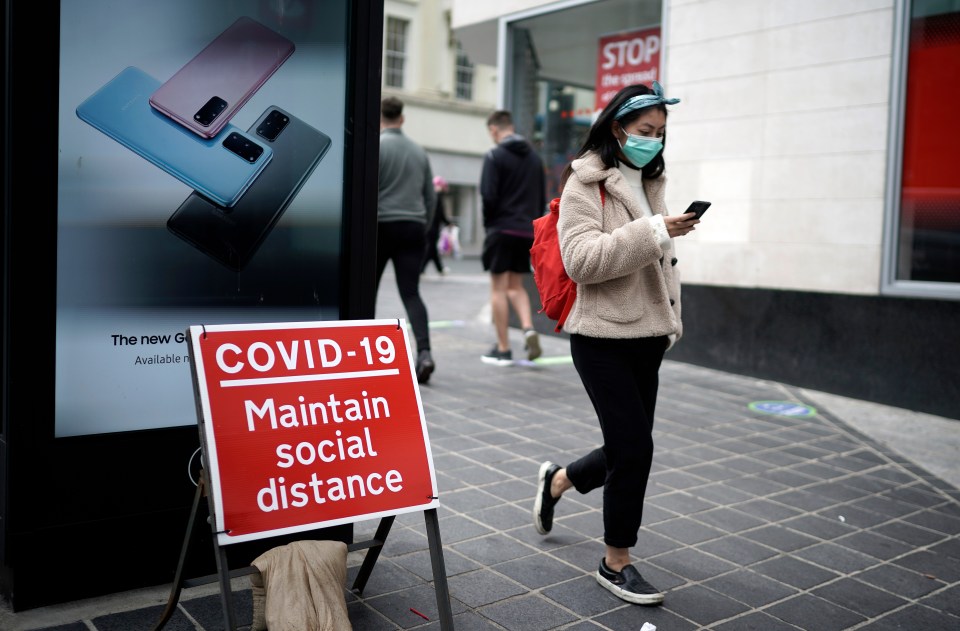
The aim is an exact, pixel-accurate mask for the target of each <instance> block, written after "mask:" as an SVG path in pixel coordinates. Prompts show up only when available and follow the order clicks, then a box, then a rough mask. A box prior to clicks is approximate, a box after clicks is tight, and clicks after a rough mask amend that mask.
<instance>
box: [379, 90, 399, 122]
mask: <svg viewBox="0 0 960 631" xmlns="http://www.w3.org/2000/svg"><path fill="white" fill-rule="evenodd" d="M402 114H403V101H401V100H400V99H398V98H397V97H395V96H388V97H386V98H385V99H383V100H382V101H380V116H382V117H383V118H384V119H385V120H388V121H395V120H397V119H398V118H400V116H401V115H402Z"/></svg>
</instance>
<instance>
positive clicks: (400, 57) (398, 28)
mask: <svg viewBox="0 0 960 631" xmlns="http://www.w3.org/2000/svg"><path fill="white" fill-rule="evenodd" d="M409 26H410V22H408V21H407V20H401V19H400V18H393V17H388V18H387V41H386V46H385V53H384V55H385V58H384V64H383V80H384V84H385V85H386V86H387V87H390V88H402V87H403V71H404V66H405V65H406V61H407V31H408V29H409Z"/></svg>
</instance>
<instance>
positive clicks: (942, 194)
mask: <svg viewBox="0 0 960 631" xmlns="http://www.w3.org/2000/svg"><path fill="white" fill-rule="evenodd" d="M906 32H907V46H906V49H907V50H906V68H905V72H906V77H905V82H904V84H903V85H904V101H903V102H904V110H903V144H902V146H903V152H902V163H901V172H900V190H899V192H898V193H899V200H898V201H899V217H898V220H897V222H896V225H897V240H896V247H897V252H896V257H895V264H894V274H895V278H894V280H895V281H920V282H935V283H960V169H957V159H956V150H957V147H958V146H960V117H958V116H957V103H958V102H960V84H958V82H957V78H958V77H960V3H957V2H946V3H944V2H942V1H934V0H914V1H913V2H912V3H911V5H910V17H909V27H908V29H907V30H906ZM952 289H953V288H951V290H952ZM956 289H957V290H958V292H957V295H958V296H960V286H958V287H957V288H956Z"/></svg>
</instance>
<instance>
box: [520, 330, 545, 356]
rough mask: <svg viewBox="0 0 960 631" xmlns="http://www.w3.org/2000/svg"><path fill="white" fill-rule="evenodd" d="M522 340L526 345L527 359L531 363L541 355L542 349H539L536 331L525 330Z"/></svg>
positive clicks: (538, 338) (538, 337)
mask: <svg viewBox="0 0 960 631" xmlns="http://www.w3.org/2000/svg"><path fill="white" fill-rule="evenodd" d="M523 339H524V342H525V343H526V346H525V348H526V349H527V359H529V360H530V361H533V360H535V359H536V358H537V357H540V356H541V355H543V349H541V348H540V336H539V335H537V332H536V331H534V330H533V329H527V330H526V331H524V332H523Z"/></svg>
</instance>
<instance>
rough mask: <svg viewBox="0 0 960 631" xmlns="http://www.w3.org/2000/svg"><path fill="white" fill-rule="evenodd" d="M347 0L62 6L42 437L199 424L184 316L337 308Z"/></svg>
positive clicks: (259, 316) (125, 0) (104, 1)
mask: <svg viewBox="0 0 960 631" xmlns="http://www.w3.org/2000/svg"><path fill="white" fill-rule="evenodd" d="M347 10H348V7H347V3H342V2H333V3H330V2H319V1H316V2H309V1H300V2H276V1H274V0H237V1H234V2H229V3H198V2H196V1H195V0H165V1H164V2H153V1H150V0H76V1H73V2H64V3H62V4H61V8H60V11H61V15H60V25H61V26H60V65H59V68H60V76H59V143H58V144H59V162H58V203H57V315H56V386H55V406H56V424H55V433H56V436H57V437H66V436H79V435H90V434H101V433H110V432H126V431H133V430H144V429H156V428H165V427H175V426H182V425H192V424H194V423H195V422H196V414H195V406H194V400H193V390H192V386H191V379H190V368H189V363H188V351H187V344H186V342H187V341H186V339H185V335H184V331H185V330H186V329H187V327H188V326H190V325H200V324H213V323H241V322H258V321H268V322H277V321H305V320H331V319H337V318H338V317H339V315H340V314H339V306H338V301H339V296H340V287H339V279H340V278H341V274H340V259H341V243H342V238H341V232H342V212H343V185H344V157H343V156H344V141H345V138H344V128H345V126H344V120H345V108H346V91H347V60H346V50H347Z"/></svg>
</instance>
